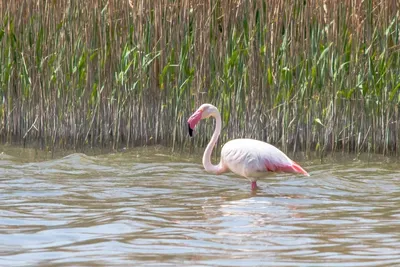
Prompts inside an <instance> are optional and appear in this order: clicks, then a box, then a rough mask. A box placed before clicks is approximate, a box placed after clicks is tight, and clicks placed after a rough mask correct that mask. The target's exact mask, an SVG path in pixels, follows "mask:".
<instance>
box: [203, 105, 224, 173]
mask: <svg viewBox="0 0 400 267" xmlns="http://www.w3.org/2000/svg"><path fill="white" fill-rule="evenodd" d="M211 116H212V117H214V118H215V130H214V133H213V135H212V137H211V140H210V142H209V143H208V145H207V147H206V150H205V151H204V154H203V166H204V169H205V170H206V171H207V172H212V173H219V172H220V169H221V163H220V164H218V165H213V164H212V163H211V153H212V151H213V148H214V146H215V143H217V141H218V137H219V134H220V133H221V115H220V114H219V112H216V113H214V114H212V115H211Z"/></svg>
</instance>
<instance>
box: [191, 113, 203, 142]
mask: <svg viewBox="0 0 400 267" xmlns="http://www.w3.org/2000/svg"><path fill="white" fill-rule="evenodd" d="M202 113H203V110H201V109H198V110H197V111H196V112H195V113H193V115H192V116H190V118H189V119H188V129H189V136H193V129H194V127H195V126H196V124H197V123H198V122H199V121H200V120H201V116H202Z"/></svg>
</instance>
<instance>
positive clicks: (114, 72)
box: [0, 0, 400, 157]
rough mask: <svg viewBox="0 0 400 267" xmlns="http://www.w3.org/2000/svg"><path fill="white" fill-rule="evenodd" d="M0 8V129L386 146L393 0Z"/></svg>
mask: <svg viewBox="0 0 400 267" xmlns="http://www.w3.org/2000/svg"><path fill="white" fill-rule="evenodd" d="M9 2H10V3H7V4H1V5H0V14H1V17H0V45H1V49H0V96H1V99H2V101H1V103H0V119H1V128H0V135H1V136H2V138H3V141H4V142H22V143H24V144H38V145H39V146H40V147H42V148H47V149H54V148H57V147H61V148H63V147H70V146H72V147H75V148H79V147H86V146H89V147H93V146H104V147H112V148H120V147H132V146H138V145H152V144H162V145H167V146H171V147H173V149H183V148H186V147H188V146H189V147H190V148H191V149H192V148H194V147H198V146H204V145H205V144H206V143H207V142H208V140H209V137H210V135H211V133H212V130H213V125H212V123H202V124H201V125H199V127H198V129H197V130H196V133H195V134H196V136H195V138H194V139H189V138H188V135H187V126H186V120H187V118H188V116H189V115H190V113H191V112H193V111H194V110H195V109H196V108H197V107H198V106H199V105H200V104H201V103H204V102H210V103H213V104H214V105H216V106H217V107H218V108H219V109H220V111H221V115H222V119H223V131H222V135H221V137H222V138H221V139H222V140H221V141H220V144H222V143H224V142H225V141H227V140H229V139H232V138H237V137H251V138H257V139H261V140H264V141H267V142H270V143H273V144H275V145H278V146H279V147H280V148H282V149H283V150H285V151H293V152H297V151H305V152H307V153H309V152H312V151H317V152H318V153H319V154H320V155H321V157H322V156H324V155H325V154H326V153H328V152H329V151H343V152H356V153H361V152H371V153H373V152H374V153H385V154H386V153H396V154H397V153H398V151H399V145H400V144H399V141H400V140H399V135H400V133H399V126H398V125H399V112H398V105H399V102H400V94H399V89H400V56H399V51H400V20H399V16H400V14H399V11H398V10H399V4H398V3H397V2H396V1H377V0H366V1H361V0H359V1H338V2H337V3H336V2H334V1H333V2H332V1H324V0H317V1H306V2H301V1H300V2H299V1H297V2H296V1H295V2H294V3H287V2H286V1H280V0H278V1H265V0H257V1H220V0H211V1H200V2H198V1H189V0H175V1H166V0H162V1H126V0H125V1H116V0H109V1H106V0H91V1H86V2H82V3H81V2H74V1H72V2H71V1H27V0H22V1H19V3H15V2H13V1H9Z"/></svg>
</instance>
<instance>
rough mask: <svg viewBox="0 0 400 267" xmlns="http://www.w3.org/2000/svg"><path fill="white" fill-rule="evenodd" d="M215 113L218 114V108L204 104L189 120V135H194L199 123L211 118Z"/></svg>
mask: <svg viewBox="0 0 400 267" xmlns="http://www.w3.org/2000/svg"><path fill="white" fill-rule="evenodd" d="M215 112H217V108H216V107H215V106H213V105H211V104H203V105H201V106H200V107H199V108H198V109H197V110H196V111H195V112H194V113H193V114H192V116H190V118H189V119H188V128H189V135H190V136H192V135H193V129H194V127H195V126H196V124H197V123H199V121H201V120H202V119H206V118H209V117H210V116H212V115H213V114H214V113H215Z"/></svg>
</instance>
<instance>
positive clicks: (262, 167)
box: [188, 104, 309, 190]
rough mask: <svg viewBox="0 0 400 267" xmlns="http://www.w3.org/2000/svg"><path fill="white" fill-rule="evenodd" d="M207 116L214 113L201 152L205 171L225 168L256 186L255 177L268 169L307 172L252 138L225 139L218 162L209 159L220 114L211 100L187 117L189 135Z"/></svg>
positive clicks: (221, 171) (253, 188) (278, 151)
mask: <svg viewBox="0 0 400 267" xmlns="http://www.w3.org/2000/svg"><path fill="white" fill-rule="evenodd" d="M209 117H214V118H215V120H216V126H215V130H214V133H213V135H212V137H211V140H210V142H209V143H208V145H207V147H206V150H205V151H204V155H203V166H204V169H205V170H206V171H207V172H210V173H215V174H221V173H224V172H227V171H231V172H234V173H236V174H238V175H241V176H244V177H246V178H247V179H249V180H250V181H251V189H252V190H255V189H257V179H258V178H260V177H263V176H266V174H267V173H268V172H278V171H281V172H291V173H301V174H304V175H306V176H309V174H308V173H307V172H306V171H305V170H304V169H303V168H302V167H301V166H300V165H299V164H297V163H296V162H294V161H293V160H291V159H290V158H289V157H288V156H286V155H285V153H283V152H282V151H280V150H279V149H278V148H276V147H274V146H273V145H270V144H268V143H265V142H262V141H258V140H254V139H234V140H231V141H229V142H227V143H226V144H225V145H224V146H223V147H222V150H221V161H220V163H219V164H218V165H213V164H212V163H211V153H212V150H213V148H214V145H215V143H216V142H217V140H218V137H219V135H220V133H221V115H220V113H219V111H218V109H217V108H216V107H215V106H213V105H211V104H203V105H201V106H200V107H199V108H198V109H197V110H196V112H195V113H193V115H192V116H190V118H189V120H188V125H189V135H190V136H192V133H193V129H194V127H195V126H196V124H197V123H198V122H199V121H200V120H202V119H206V118H209Z"/></svg>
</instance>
